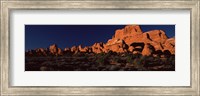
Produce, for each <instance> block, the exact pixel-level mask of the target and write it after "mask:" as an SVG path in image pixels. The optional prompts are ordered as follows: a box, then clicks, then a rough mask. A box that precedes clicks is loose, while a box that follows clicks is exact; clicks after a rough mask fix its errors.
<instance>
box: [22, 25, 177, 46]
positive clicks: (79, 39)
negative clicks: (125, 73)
mask: <svg viewBox="0 0 200 96" xmlns="http://www.w3.org/2000/svg"><path fill="white" fill-rule="evenodd" d="M125 26H126V25H25V50H29V49H35V48H48V47H49V46H50V45H52V44H57V46H58V47H59V48H61V49H64V48H66V47H72V46H78V45H82V46H91V45H93V44H94V43H95V42H104V43H106V42H107V41H108V39H111V38H112V36H113V35H114V34H115V30H117V29H122V28H124V27H125ZM140 28H141V30H142V31H143V32H146V31H150V30H155V29H157V30H164V31H165V33H166V34H167V36H168V37H169V38H171V37H175V25H140Z"/></svg>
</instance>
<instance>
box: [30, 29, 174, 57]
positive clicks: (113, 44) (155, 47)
mask: <svg viewBox="0 0 200 96" xmlns="http://www.w3.org/2000/svg"><path fill="white" fill-rule="evenodd" d="M109 51H113V52H116V53H124V52H130V53H133V54H136V53H137V54H142V55H144V56H149V55H152V54H158V53H159V55H160V54H175V37H174V38H168V37H167V35H166V34H165V32H164V31H163V30H151V31H148V32H142V30H141V28H140V26H139V25H127V26H125V28H123V29H118V30H116V31H115V34H114V35H113V37H112V38H111V39H109V40H108V41H107V42H106V43H102V42H100V43H95V44H93V45H92V46H86V47H82V46H81V45H79V46H73V47H71V48H65V49H64V51H63V50H62V49H61V48H58V47H57V45H56V44H53V45H51V46H50V47H49V48H46V49H44V48H38V49H35V50H29V51H28V52H26V56H33V55H37V56H47V55H49V54H51V55H63V54H64V53H66V52H71V53H73V54H76V53H78V52H82V53H88V52H89V53H102V52H105V53H107V52H109ZM166 52H167V53H166Z"/></svg>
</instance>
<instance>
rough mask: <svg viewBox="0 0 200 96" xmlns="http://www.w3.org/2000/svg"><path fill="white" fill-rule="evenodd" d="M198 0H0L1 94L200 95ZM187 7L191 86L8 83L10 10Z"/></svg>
mask: <svg viewBox="0 0 200 96" xmlns="http://www.w3.org/2000/svg"><path fill="white" fill-rule="evenodd" d="M199 8H200V6H199V0H188V1H186V0H173V1H167V0H141V1H135V0H123V1H120V0H105V1H104V0H101V1H97V0H55V1H53V0H45V1H38V0H1V65H0V66H1V69H0V70H1V71H0V74H1V82H0V85H1V91H0V92H1V95H2V96H7V95H47V96H48V95H70V96H71V95H191V96H198V95H200V78H199V77H200V74H199V70H200V65H199V62H200V59H199V58H200V57H199V53H200V52H199V47H200V46H199ZM23 9H25V10H88V9H90V10H100V9H104V10H116V9H119V10H142V9H145V10H174V9H178V10H184V9H187V10H190V17H191V18H190V22H191V26H190V33H191V38H190V42H191V45H190V54H191V57H190V60H191V68H190V69H191V72H190V74H191V75H190V76H191V77H190V83H191V84H190V86H189V87H187V86H178V87H176V86H98V87H97V86H96V87H95V86H10V82H11V80H10V77H9V76H10V70H11V69H10V62H11V61H10V48H11V47H12V46H11V45H10V30H11V29H10V18H9V17H10V14H11V12H12V10H23Z"/></svg>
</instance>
